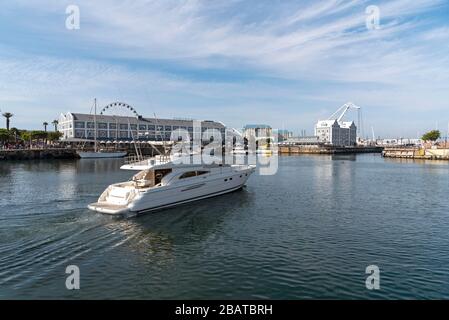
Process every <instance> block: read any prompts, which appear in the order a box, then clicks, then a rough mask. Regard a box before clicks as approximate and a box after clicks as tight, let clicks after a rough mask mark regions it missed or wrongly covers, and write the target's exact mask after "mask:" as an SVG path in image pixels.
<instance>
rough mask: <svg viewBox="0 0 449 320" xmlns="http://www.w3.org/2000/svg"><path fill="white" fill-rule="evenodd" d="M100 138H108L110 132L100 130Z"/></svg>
mask: <svg viewBox="0 0 449 320" xmlns="http://www.w3.org/2000/svg"><path fill="white" fill-rule="evenodd" d="M98 137H99V138H107V137H108V132H107V131H106V130H98Z"/></svg>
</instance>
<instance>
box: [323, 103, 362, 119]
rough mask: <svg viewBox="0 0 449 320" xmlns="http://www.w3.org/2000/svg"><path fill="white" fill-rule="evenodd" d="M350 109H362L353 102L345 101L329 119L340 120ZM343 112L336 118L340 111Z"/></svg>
mask: <svg viewBox="0 0 449 320" xmlns="http://www.w3.org/2000/svg"><path fill="white" fill-rule="evenodd" d="M349 109H356V110H360V109H361V108H360V107H359V106H356V105H355V104H353V103H352V102H348V103H345V104H344V105H342V106H341V107H340V108H338V110H337V111H335V112H334V113H333V114H332V115H331V116H330V117H329V120H335V119H336V120H337V122H340V121H341V120H342V119H343V117H344V116H345V114H346V112H347V111H348V110H349ZM340 112H341V114H340V116H339V117H338V118H335V117H336V116H337V115H338V114H339V113H340Z"/></svg>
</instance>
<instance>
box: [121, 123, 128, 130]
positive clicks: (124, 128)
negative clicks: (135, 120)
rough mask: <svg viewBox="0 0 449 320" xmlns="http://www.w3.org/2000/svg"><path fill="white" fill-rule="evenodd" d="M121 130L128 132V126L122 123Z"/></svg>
mask: <svg viewBox="0 0 449 320" xmlns="http://www.w3.org/2000/svg"><path fill="white" fill-rule="evenodd" d="M120 130H128V125H127V124H124V123H120Z"/></svg>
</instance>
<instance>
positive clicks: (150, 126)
mask: <svg viewBox="0 0 449 320" xmlns="http://www.w3.org/2000/svg"><path fill="white" fill-rule="evenodd" d="M148 130H150V131H154V130H156V126H153V125H148Z"/></svg>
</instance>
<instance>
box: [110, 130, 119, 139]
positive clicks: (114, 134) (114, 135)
mask: <svg viewBox="0 0 449 320" xmlns="http://www.w3.org/2000/svg"><path fill="white" fill-rule="evenodd" d="M109 138H117V132H116V131H109Z"/></svg>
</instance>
